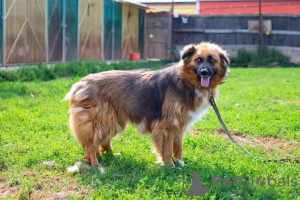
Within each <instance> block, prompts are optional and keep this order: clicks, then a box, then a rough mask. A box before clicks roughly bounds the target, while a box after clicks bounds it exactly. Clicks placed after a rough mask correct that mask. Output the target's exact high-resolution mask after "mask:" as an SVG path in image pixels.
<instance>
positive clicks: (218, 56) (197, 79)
mask: <svg viewBox="0 0 300 200" xmlns="http://www.w3.org/2000/svg"><path fill="white" fill-rule="evenodd" d="M181 62H182V68H183V70H182V73H181V74H182V75H183V76H184V78H185V79H187V80H188V81H189V82H190V83H191V84H192V85H194V86H196V87H202V88H210V87H215V86H217V85H218V84H219V83H221V82H222V80H223V79H224V77H225V76H226V74H227V72H228V70H229V63H230V61H229V58H228V56H227V53H226V51H225V50H223V49H221V48H220V47H219V46H218V45H216V44H212V43H201V44H199V45H187V46H185V47H184V49H183V51H182V54H181Z"/></svg>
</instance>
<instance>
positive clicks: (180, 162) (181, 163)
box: [176, 159, 184, 167]
mask: <svg viewBox="0 0 300 200" xmlns="http://www.w3.org/2000/svg"><path fill="white" fill-rule="evenodd" d="M176 161H177V162H178V163H179V165H180V166H182V167H183V166H184V161H183V160H179V159H176Z"/></svg>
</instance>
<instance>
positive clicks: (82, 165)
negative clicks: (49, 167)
mask: <svg viewBox="0 0 300 200" xmlns="http://www.w3.org/2000/svg"><path fill="white" fill-rule="evenodd" d="M79 168H82V169H86V170H90V169H91V166H89V165H87V164H85V163H82V162H76V163H75V165H73V166H70V167H68V168H67V171H68V172H70V173H77V172H79Z"/></svg>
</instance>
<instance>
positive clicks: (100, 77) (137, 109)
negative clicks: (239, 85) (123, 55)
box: [65, 42, 230, 167]
mask: <svg viewBox="0 0 300 200" xmlns="http://www.w3.org/2000/svg"><path fill="white" fill-rule="evenodd" d="M229 63H230V60H229V58H228V55H227V53H226V51H225V50H223V49H221V48H220V47H219V46H218V45H216V44H213V43H208V42H203V43H200V44H197V45H193V44H191V45H187V46H185V47H184V48H183V51H182V52H181V60H180V61H179V62H178V63H177V64H175V65H173V66H171V67H168V68H165V69H162V70H159V71H151V72H144V73H136V72H129V71H107V72H102V73H97V74H90V75H88V76H86V77H85V78H83V79H82V80H81V81H79V82H77V83H75V84H74V85H73V86H72V88H71V90H70V91H69V93H68V94H67V95H66V97H65V99H66V100H69V102H70V107H71V109H70V122H69V123H70V128H71V131H72V133H73V135H74V136H75V138H76V139H77V141H78V142H79V143H80V144H81V145H82V147H83V148H84V150H85V152H86V159H87V162H89V163H90V164H91V165H95V166H98V167H101V165H100V164H99V162H98V160H97V157H96V155H97V153H99V154H102V153H106V152H107V151H108V150H111V149H112V146H111V140H112V138H113V137H114V136H116V135H117V134H118V133H121V132H123V131H124V130H125V129H126V125H127V123H129V122H131V123H135V124H137V125H138V131H139V132H140V133H141V134H145V133H151V139H152V143H153V147H154V151H155V153H156V154H157V155H158V157H159V160H160V162H162V163H163V164H165V165H168V166H172V165H173V157H174V158H175V159H176V160H178V161H179V163H180V164H184V162H183V159H182V142H183V137H184V133H185V132H186V131H187V130H189V128H190V127H191V126H193V124H194V123H195V122H196V121H197V120H199V119H201V117H203V116H204V114H205V113H206V112H207V111H208V108H209V107H210V103H209V90H210V91H211V93H212V95H213V96H214V97H217V96H218V88H217V86H218V84H219V83H221V82H222V80H223V79H224V78H225V77H226V75H227V72H228V70H229ZM172 156H173V157H172Z"/></svg>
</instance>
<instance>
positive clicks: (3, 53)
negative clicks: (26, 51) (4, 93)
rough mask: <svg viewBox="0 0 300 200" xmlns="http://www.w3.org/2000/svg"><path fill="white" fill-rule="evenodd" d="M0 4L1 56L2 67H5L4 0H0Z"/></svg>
mask: <svg viewBox="0 0 300 200" xmlns="http://www.w3.org/2000/svg"><path fill="white" fill-rule="evenodd" d="M1 4H2V6H1V7H2V12H1V18H2V27H1V28H2V38H1V40H2V51H3V52H2V56H3V59H2V60H3V61H2V62H3V67H5V65H6V57H5V56H6V54H5V47H6V42H5V32H6V31H5V0H1Z"/></svg>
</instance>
